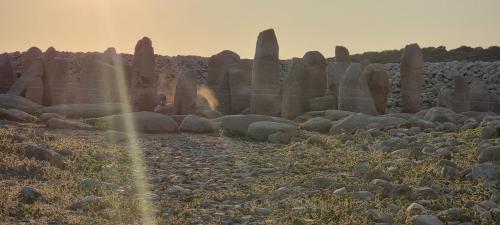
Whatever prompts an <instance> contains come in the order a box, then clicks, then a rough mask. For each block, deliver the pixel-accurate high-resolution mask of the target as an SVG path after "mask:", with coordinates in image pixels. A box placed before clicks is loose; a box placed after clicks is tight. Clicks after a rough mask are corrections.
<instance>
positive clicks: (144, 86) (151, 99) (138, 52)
mask: <svg viewBox="0 0 500 225" xmlns="http://www.w3.org/2000/svg"><path fill="white" fill-rule="evenodd" d="M131 76H132V77H131V84H130V98H131V104H132V107H133V109H134V110H135V111H153V110H154V108H155V98H156V91H157V90H156V85H157V80H158V77H157V76H156V74H155V55H154V50H153V46H152V42H151V40H150V39H149V38H147V37H144V38H142V39H141V40H139V41H138V42H137V45H136V46H135V53H134V63H133V66H132V75H131Z"/></svg>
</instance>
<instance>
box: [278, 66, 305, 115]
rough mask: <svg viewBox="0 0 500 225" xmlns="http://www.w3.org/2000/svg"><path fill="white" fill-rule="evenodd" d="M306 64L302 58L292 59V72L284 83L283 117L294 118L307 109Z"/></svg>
mask: <svg viewBox="0 0 500 225" xmlns="http://www.w3.org/2000/svg"><path fill="white" fill-rule="evenodd" d="M305 67H306V66H305V65H304V63H303V62H302V59H299V58H294V59H292V65H291V67H290V74H289V75H288V76H287V78H286V79H285V81H284V83H283V99H282V102H281V117H284V118H286V119H290V120H293V119H295V118H297V117H298V116H300V115H302V114H304V113H305V112H306V110H307V107H308V103H309V98H308V97H307V96H305V95H304V91H305V90H304V89H307V86H306V85H304V84H306V73H305Z"/></svg>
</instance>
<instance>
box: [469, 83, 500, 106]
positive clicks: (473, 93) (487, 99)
mask: <svg viewBox="0 0 500 225" xmlns="http://www.w3.org/2000/svg"><path fill="white" fill-rule="evenodd" d="M470 110H471V111H477V112H488V111H489V112H497V113H498V111H500V97H499V96H498V95H496V94H494V93H489V92H488V86H487V85H486V84H485V83H484V82H483V81H475V82H473V83H472V88H471V89H470Z"/></svg>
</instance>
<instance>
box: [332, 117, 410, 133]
mask: <svg viewBox="0 0 500 225" xmlns="http://www.w3.org/2000/svg"><path fill="white" fill-rule="evenodd" d="M405 122H406V120H405V119H402V118H398V117H389V116H383V117H382V116H380V117H376V116H370V115H366V114H363V113H356V114H352V115H350V116H348V117H346V118H344V119H342V120H339V121H337V122H334V123H333V126H332V128H331V129H330V134H340V133H342V132H347V133H352V132H355V131H356V130H358V129H366V128H367V126H368V125H370V124H380V125H381V126H382V127H383V128H389V127H398V126H400V125H402V124H404V123H405Z"/></svg>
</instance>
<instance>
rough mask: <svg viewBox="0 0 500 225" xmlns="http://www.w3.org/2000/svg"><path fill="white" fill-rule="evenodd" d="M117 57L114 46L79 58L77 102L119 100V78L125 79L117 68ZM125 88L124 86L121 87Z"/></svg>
mask: <svg viewBox="0 0 500 225" xmlns="http://www.w3.org/2000/svg"><path fill="white" fill-rule="evenodd" d="M117 57H119V56H118V55H117V54H116V50H115V49H114V48H109V49H107V50H106V51H105V52H104V53H92V54H88V55H86V56H85V57H84V58H83V59H82V60H81V65H82V69H81V72H80V74H79V78H80V79H79V80H80V82H79V83H78V86H79V87H78V92H77V99H76V102H77V103H106V102H119V100H120V99H119V98H120V96H119V88H120V87H119V86H118V85H119V83H120V82H119V81H118V80H119V79H125V77H122V78H120V76H123V74H122V73H120V71H119V70H118V69H117V66H118V65H115V61H116V60H118V58H117ZM122 88H126V87H122Z"/></svg>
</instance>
